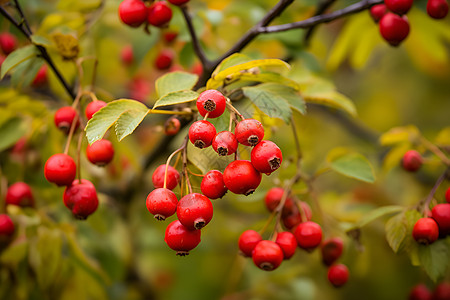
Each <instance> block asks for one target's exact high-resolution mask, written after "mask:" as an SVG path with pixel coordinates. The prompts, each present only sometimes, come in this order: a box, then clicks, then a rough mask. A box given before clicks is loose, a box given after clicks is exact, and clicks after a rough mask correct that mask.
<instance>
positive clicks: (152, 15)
mask: <svg viewBox="0 0 450 300" xmlns="http://www.w3.org/2000/svg"><path fill="white" fill-rule="evenodd" d="M170 19H172V9H171V8H170V7H169V6H168V5H167V3H166V2H165V1H157V2H155V3H153V4H152V5H150V7H149V8H148V18H147V21H148V23H149V24H150V25H153V26H156V27H163V26H165V25H167V23H169V22H170Z"/></svg>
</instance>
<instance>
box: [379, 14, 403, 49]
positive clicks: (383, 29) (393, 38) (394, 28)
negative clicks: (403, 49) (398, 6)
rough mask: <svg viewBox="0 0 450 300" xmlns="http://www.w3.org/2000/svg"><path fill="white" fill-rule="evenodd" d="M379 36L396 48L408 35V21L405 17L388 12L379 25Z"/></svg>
mask: <svg viewBox="0 0 450 300" xmlns="http://www.w3.org/2000/svg"><path fill="white" fill-rule="evenodd" d="M379 28H380V33H381V36H382V37H383V38H384V39H385V40H386V41H387V42H388V43H389V44H390V45H391V46H394V47H396V46H398V45H400V43H401V42H402V41H403V40H404V39H406V37H407V36H408V34H409V21H408V18H407V17H406V16H399V15H396V14H393V13H390V12H388V13H387V14H385V15H384V16H383V17H382V18H381V20H380V23H379Z"/></svg>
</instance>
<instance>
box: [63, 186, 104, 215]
mask: <svg viewBox="0 0 450 300" xmlns="http://www.w3.org/2000/svg"><path fill="white" fill-rule="evenodd" d="M63 200H64V205H65V206H66V207H67V208H68V209H70V211H71V212H72V214H73V216H74V217H75V218H76V219H79V220H85V219H86V218H87V217H88V216H90V215H91V214H93V213H94V212H95V211H96V210H97V207H98V198H97V191H96V190H95V186H94V185H93V184H92V182H90V181H89V180H86V179H81V182H80V180H78V179H76V180H74V181H73V182H72V185H69V186H67V187H66V189H65V190H64V195H63Z"/></svg>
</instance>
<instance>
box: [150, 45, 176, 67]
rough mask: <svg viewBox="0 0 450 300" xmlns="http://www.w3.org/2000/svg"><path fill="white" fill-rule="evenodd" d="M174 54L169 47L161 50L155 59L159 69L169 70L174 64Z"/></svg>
mask: <svg viewBox="0 0 450 300" xmlns="http://www.w3.org/2000/svg"><path fill="white" fill-rule="evenodd" d="M173 58H174V54H173V52H172V51H171V50H169V49H164V50H161V52H159V53H158V55H157V56H156V59H155V67H156V68H157V69H158V70H167V69H169V68H170V67H171V66H172V63H173Z"/></svg>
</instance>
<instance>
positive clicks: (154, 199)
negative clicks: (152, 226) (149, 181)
mask: <svg viewBox="0 0 450 300" xmlns="http://www.w3.org/2000/svg"><path fill="white" fill-rule="evenodd" d="M145 204H146V205H147V209H148V211H149V212H150V213H151V214H152V215H154V216H155V219H157V220H159V221H164V220H165V219H166V218H168V217H170V216H172V215H173V214H174V213H175V212H176V211H177V204H178V199H177V196H175V193H174V192H172V191H171V190H169V189H164V188H158V189H154V190H153V191H151V192H150V194H148V196H147V201H146V203H145Z"/></svg>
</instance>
